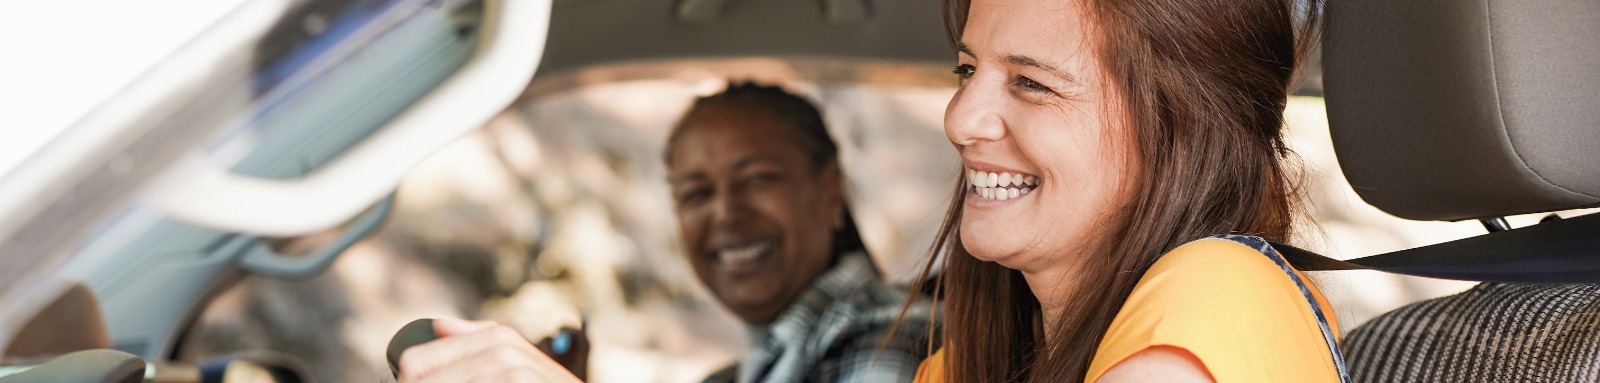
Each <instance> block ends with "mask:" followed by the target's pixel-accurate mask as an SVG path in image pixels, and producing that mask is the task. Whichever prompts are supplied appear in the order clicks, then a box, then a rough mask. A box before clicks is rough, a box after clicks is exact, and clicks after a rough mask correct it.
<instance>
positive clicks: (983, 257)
mask: <svg viewBox="0 0 1600 383" xmlns="http://www.w3.org/2000/svg"><path fill="white" fill-rule="evenodd" d="M1001 234H1007V233H1003V232H1000V231H993V230H969V229H968V228H967V227H966V226H965V225H963V227H962V228H961V246H962V247H964V248H966V250H967V253H968V254H972V257H973V258H977V259H978V260H980V261H985V262H999V263H1000V264H1001V265H1005V262H1004V261H1005V260H1006V259H1007V258H1011V256H1012V255H1015V254H1016V253H1017V252H1018V248H1019V246H1011V245H1010V244H1009V242H1010V241H1007V239H1009V238H998V236H999V235H1001ZM1008 267H1009V266H1008Z"/></svg>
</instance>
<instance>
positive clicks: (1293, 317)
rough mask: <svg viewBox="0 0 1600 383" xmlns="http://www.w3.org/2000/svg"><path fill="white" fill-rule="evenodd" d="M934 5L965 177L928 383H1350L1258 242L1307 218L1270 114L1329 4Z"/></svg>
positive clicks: (994, 1)
mask: <svg viewBox="0 0 1600 383" xmlns="http://www.w3.org/2000/svg"><path fill="white" fill-rule="evenodd" d="M946 6H947V10H946V17H947V28H948V30H949V32H950V35H951V38H952V43H953V44H954V45H955V46H956V48H957V51H958V54H957V65H956V67H955V74H956V75H958V76H959V77H960V78H961V87H960V89H959V90H958V91H957V93H956V95H955V97H954V98H953V99H951V101H950V106H949V108H948V109H947V111H946V114H945V133H946V135H947V136H948V138H949V140H950V142H951V143H952V144H953V145H954V146H955V148H956V149H957V151H958V152H959V153H960V155H961V159H962V163H963V165H964V166H965V172H964V177H963V180H962V182H961V183H960V184H958V185H957V187H956V189H955V195H954V196H953V203H952V205H951V209H950V211H949V213H948V214H947V215H946V218H945V223H944V226H943V229H942V231H941V233H940V235H939V237H938V239H937V241H938V242H937V243H936V245H935V248H936V249H940V250H942V251H944V252H945V253H946V254H947V256H946V257H944V265H943V270H944V271H943V273H942V274H941V275H940V277H939V279H938V280H937V282H936V283H938V284H939V287H940V288H941V291H943V292H944V294H945V296H946V301H945V303H944V308H945V320H946V322H945V332H944V336H943V338H944V339H943V341H944V344H945V345H947V346H948V347H947V348H946V349H944V350H943V351H940V353H939V354H937V355H935V356H934V357H932V358H931V359H930V360H929V361H928V362H927V363H926V364H925V365H924V368H923V370H922V373H921V374H920V375H919V379H921V380H923V381H929V382H936V381H949V382H1000V381H1030V382H1034V381H1037V382H1067V381H1100V382H1121V381H1219V382H1239V381H1338V380H1343V379H1347V378H1345V376H1344V372H1343V365H1342V362H1341V361H1340V359H1339V353H1338V350H1337V348H1336V346H1335V343H1334V341H1333V336H1334V334H1336V333H1337V328H1336V327H1335V326H1334V325H1335V323H1336V321H1335V320H1334V319H1333V312H1332V310H1331V309H1330V308H1329V306H1328V305H1327V303H1326V300H1325V299H1323V297H1322V295H1321V293H1320V292H1319V291H1318V289H1317V288H1316V286H1315V285H1314V284H1311V283H1310V282H1309V281H1308V280H1307V279H1305V277H1304V276H1303V275H1301V274H1300V273H1298V272H1297V271H1294V270H1293V269H1290V268H1289V267H1288V266H1286V264H1285V263H1284V262H1283V260H1282V258H1281V257H1279V256H1278V255H1277V254H1276V252H1275V251H1274V250H1273V249H1272V248H1271V247H1270V246H1268V245H1267V242H1266V241H1267V240H1270V241H1279V242H1284V241H1288V240H1289V239H1290V238H1291V227H1292V224H1293V221H1294V219H1295V217H1296V211H1298V210H1297V209H1299V207H1298V206H1299V202H1300V199H1301V197H1300V196H1299V195H1298V192H1297V191H1296V188H1295V187H1293V186H1292V185H1293V184H1294V183H1293V182H1291V180H1290V179H1289V176H1288V174H1289V172H1287V171H1286V170H1285V165H1283V162H1284V161H1285V160H1286V159H1287V158H1289V157H1290V153H1289V151H1288V149H1287V147H1286V146H1285V144H1284V141H1283V133H1282V132H1283V125H1284V119H1283V110H1284V107H1285V105H1286V102H1287V96H1288V92H1289V88H1290V87H1291V86H1292V84H1293V81H1292V80H1293V77H1294V74H1295V72H1296V69H1297V68H1298V67H1299V66H1300V64H1301V63H1302V62H1303V59H1304V57H1305V52H1306V51H1307V47H1308V46H1309V44H1310V42H1311V41H1314V39H1313V38H1312V35H1313V33H1312V32H1314V31H1315V28H1314V27H1315V21H1316V20H1317V19H1318V14H1317V12H1318V10H1319V9H1320V4H1317V2H1316V1H1309V2H1301V1H1296V0H1252V1H1227V2H1218V1H1206V0H1199V1H1095V0H1073V1H1037V0H973V1H970V2H969V1H947V4H946ZM1297 11H1304V12H1308V14H1305V15H1296V14H1295V13H1296V12H1297ZM1207 238H1216V239H1217V240H1206V241H1201V239H1207ZM932 269H933V264H932V262H930V263H929V264H928V267H927V269H925V271H924V273H925V274H926V273H928V272H930V271H931V270H932Z"/></svg>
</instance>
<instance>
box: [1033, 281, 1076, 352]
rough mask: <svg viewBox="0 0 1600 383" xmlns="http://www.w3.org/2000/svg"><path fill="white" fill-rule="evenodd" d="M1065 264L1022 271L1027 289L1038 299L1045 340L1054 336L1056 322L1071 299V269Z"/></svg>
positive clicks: (1072, 286)
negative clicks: (1032, 270)
mask: <svg viewBox="0 0 1600 383" xmlns="http://www.w3.org/2000/svg"><path fill="white" fill-rule="evenodd" d="M1064 266H1066V265H1057V266H1056V267H1050V268H1046V269H1044V270H1039V271H1036V272H1028V271H1023V272H1022V278H1023V279H1025V280H1027V281H1028V289H1029V290H1032V291H1033V296H1034V297H1035V298H1038V299H1039V312H1040V313H1041V314H1042V316H1043V318H1041V319H1043V320H1044V321H1043V322H1042V323H1040V324H1041V326H1042V327H1043V328H1044V336H1045V339H1046V340H1049V339H1054V338H1055V331H1056V326H1055V324H1056V322H1057V321H1059V320H1060V319H1061V314H1062V312H1063V311H1065V310H1066V306H1067V300H1068V299H1071V298H1070V297H1071V296H1072V290H1073V288H1074V287H1075V286H1074V285H1073V283H1072V280H1073V279H1074V278H1072V270H1071V269H1070V268H1069V267H1064Z"/></svg>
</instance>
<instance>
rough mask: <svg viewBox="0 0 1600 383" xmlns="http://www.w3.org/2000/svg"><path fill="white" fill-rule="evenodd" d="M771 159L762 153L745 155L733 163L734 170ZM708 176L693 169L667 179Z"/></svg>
mask: <svg viewBox="0 0 1600 383" xmlns="http://www.w3.org/2000/svg"><path fill="white" fill-rule="evenodd" d="M771 160H772V158H769V157H768V156H765V155H760V154H757V155H752V156H749V157H745V158H744V159H741V160H739V162H738V163H735V164H733V170H734V171H740V170H744V169H745V168H748V167H750V166H752V165H755V164H756V163H757V162H762V161H771ZM706 178H707V177H706V172H705V171H702V170H695V171H691V172H688V173H684V174H681V175H677V176H672V177H671V178H670V179H668V180H667V182H668V183H680V182H691V181H700V180H704V179H706Z"/></svg>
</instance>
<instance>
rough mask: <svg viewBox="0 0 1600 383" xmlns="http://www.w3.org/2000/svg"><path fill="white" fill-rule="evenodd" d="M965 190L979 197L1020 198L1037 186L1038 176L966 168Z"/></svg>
mask: <svg viewBox="0 0 1600 383" xmlns="http://www.w3.org/2000/svg"><path fill="white" fill-rule="evenodd" d="M967 184H968V185H969V187H968V188H967V191H968V192H970V193H972V194H974V195H977V196H978V197H979V198H983V199H988V200H997V201H1005V200H1011V199H1017V198H1022V196H1025V195H1028V193H1030V192H1033V190H1034V189H1038V188H1039V177H1038V176H1035V175H1030V174H1022V173H1010V172H985V171H977V170H972V169H967Z"/></svg>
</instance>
